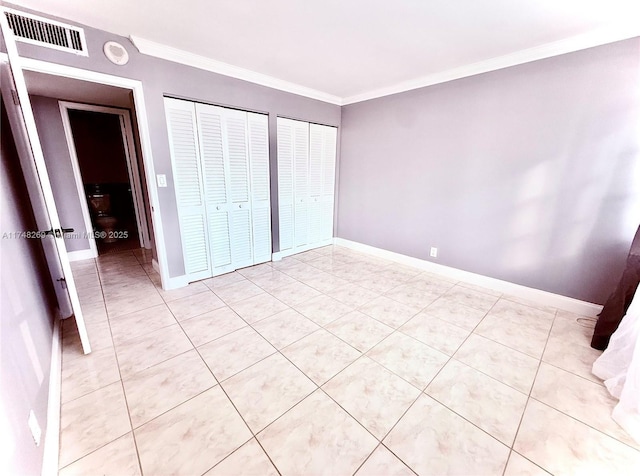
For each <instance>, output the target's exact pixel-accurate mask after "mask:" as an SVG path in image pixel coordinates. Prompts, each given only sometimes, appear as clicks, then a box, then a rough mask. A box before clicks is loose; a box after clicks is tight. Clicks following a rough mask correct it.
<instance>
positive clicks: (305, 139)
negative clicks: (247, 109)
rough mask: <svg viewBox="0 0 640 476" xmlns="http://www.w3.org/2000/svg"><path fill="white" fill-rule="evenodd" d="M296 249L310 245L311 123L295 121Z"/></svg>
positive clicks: (294, 189)
mask: <svg viewBox="0 0 640 476" xmlns="http://www.w3.org/2000/svg"><path fill="white" fill-rule="evenodd" d="M293 134H294V140H293V201H294V205H295V206H294V212H293V216H294V220H293V223H294V240H293V246H294V248H301V247H303V246H305V245H306V244H307V243H309V123H308V122H302V121H293Z"/></svg>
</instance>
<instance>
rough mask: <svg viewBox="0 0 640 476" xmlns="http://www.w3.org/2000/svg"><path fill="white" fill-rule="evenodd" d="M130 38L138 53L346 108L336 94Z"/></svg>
mask: <svg viewBox="0 0 640 476" xmlns="http://www.w3.org/2000/svg"><path fill="white" fill-rule="evenodd" d="M129 39H130V40H131V42H132V43H133V44H134V46H135V47H136V48H137V49H138V51H140V53H142V54H145V55H149V56H155V57H156V58H161V59H165V60H167V61H173V62H174V63H180V64H184V65H187V66H192V67H194V68H199V69H203V70H205V71H211V72H212V73H218V74H222V75H224V76H230V77H232V78H236V79H241V80H243V81H248V82H250V83H255V84H259V85H261V86H267V87H269V88H273V89H278V90H280V91H285V92H288V93H293V94H297V95H299V96H304V97H308V98H311V99H316V100H318V101H323V102H328V103H331V104H336V105H338V106H341V105H342V98H340V97H338V96H334V95H333V94H328V93H325V92H322V91H318V90H316V89H312V88H308V87H306V86H301V85H299V84H295V83H291V82H289V81H285V80H282V79H278V78H274V77H273V76H269V75H266V74H262V73H257V72H255V71H251V70H248V69H245V68H240V67H238V66H233V65H231V64H228V63H223V62H222V61H216V60H213V59H210V58H207V57H205V56H201V55H198V54H195V53H190V52H188V51H184V50H181V49H178V48H174V47H172V46H167V45H163V44H161V43H156V42H155V41H150V40H146V39H144V38H140V37H138V36H133V35H131V36H130V37H129Z"/></svg>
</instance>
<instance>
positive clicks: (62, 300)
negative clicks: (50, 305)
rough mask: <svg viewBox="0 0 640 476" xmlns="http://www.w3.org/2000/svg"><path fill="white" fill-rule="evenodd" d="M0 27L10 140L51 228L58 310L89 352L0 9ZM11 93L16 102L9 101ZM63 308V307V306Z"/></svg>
mask: <svg viewBox="0 0 640 476" xmlns="http://www.w3.org/2000/svg"><path fill="white" fill-rule="evenodd" d="M0 29H1V30H2V35H3V38H4V43H5V48H6V50H7V56H8V60H9V62H8V64H7V65H2V72H1V74H2V77H1V78H0V85H1V88H2V96H3V98H4V102H5V104H6V109H7V114H8V115H9V118H10V122H11V128H12V132H13V136H14V141H15V143H16V147H17V149H18V154H19V156H20V162H21V166H22V170H23V174H24V177H25V181H26V183H27V185H28V189H29V193H30V198H31V200H32V207H33V209H34V212H35V214H36V220H37V225H38V227H41V228H40V230H38V231H45V230H51V231H52V232H53V233H52V234H47V235H45V236H44V238H42V243H43V250H44V252H45V256H46V260H47V264H48V266H49V271H50V273H51V279H52V284H53V286H54V288H55V289H56V296H57V298H58V304H59V307H60V311H61V313H62V315H63V317H68V315H67V316H65V315H64V314H68V313H69V312H72V313H73V314H74V315H75V321H76V326H77V328H78V334H79V336H80V342H81V344H82V349H83V351H84V353H85V354H87V353H89V352H91V345H90V343H89V336H88V334H87V329H86V326H85V322H84V316H83V313H82V308H81V306H80V299H79V298H78V293H77V289H76V284H75V281H74V278H73V274H72V272H71V264H70V262H69V257H68V254H67V249H66V246H65V244H64V238H63V235H62V225H61V223H60V218H59V216H58V210H57V207H56V203H55V200H54V197H53V190H52V188H51V183H50V180H49V174H48V171H47V167H46V165H45V159H44V153H43V151H42V146H41V144H40V138H39V135H38V130H37V127H36V123H35V118H34V116H33V110H32V109H31V101H30V99H29V93H28V91H27V85H26V82H25V79H24V74H23V71H22V67H21V62H20V61H21V59H20V56H19V55H18V50H17V48H16V44H15V39H14V37H13V32H12V31H11V29H10V28H9V25H8V22H7V18H6V16H5V15H4V14H3V12H0ZM12 91H13V94H15V97H16V99H17V102H18V103H19V104H17V105H16V104H14V103H13V97H12ZM65 308H66V309H65Z"/></svg>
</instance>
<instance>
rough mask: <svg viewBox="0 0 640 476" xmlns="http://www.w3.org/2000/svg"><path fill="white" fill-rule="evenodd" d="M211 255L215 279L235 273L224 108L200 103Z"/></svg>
mask: <svg viewBox="0 0 640 476" xmlns="http://www.w3.org/2000/svg"><path fill="white" fill-rule="evenodd" d="M195 107H196V117H197V124H198V136H199V139H200V155H201V160H202V172H203V174H202V175H203V188H204V197H205V205H206V216H207V224H208V227H207V232H208V235H209V236H208V238H209V252H210V256H211V263H212V268H213V269H212V271H213V272H212V274H213V275H214V276H216V275H218V274H222V273H227V272H229V271H233V270H234V269H235V268H234V266H233V262H232V256H231V216H230V214H231V202H230V199H229V191H228V188H229V187H228V184H229V167H228V164H227V161H226V159H225V153H224V143H223V131H222V123H223V117H224V114H225V110H224V109H223V108H221V107H216V106H209V105H206V104H196V105H195Z"/></svg>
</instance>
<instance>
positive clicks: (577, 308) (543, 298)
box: [334, 238, 602, 317]
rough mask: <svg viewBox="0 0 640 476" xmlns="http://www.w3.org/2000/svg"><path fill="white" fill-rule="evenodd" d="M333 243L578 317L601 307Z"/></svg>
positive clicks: (371, 249)
mask: <svg viewBox="0 0 640 476" xmlns="http://www.w3.org/2000/svg"><path fill="white" fill-rule="evenodd" d="M334 244H336V245H338V246H343V247H345V248H349V249H352V250H355V251H360V252H362V253H367V254H370V255H373V256H377V257H379V258H384V259H388V260H389V261H394V262H396V263H400V264H404V265H407V266H413V267H415V268H419V269H422V270H424V271H429V272H431V273H435V274H440V275H442V276H445V277H447V278H452V279H455V280H457V281H465V282H467V283H470V284H475V285H477V286H482V287H485V288H489V289H492V290H495V291H498V292H501V293H504V294H509V295H511V296H515V297H519V298H522V299H527V300H529V301H535V302H537V303H539V304H543V305H545V306H551V307H555V308H557V309H562V310H563V311H568V312H573V313H575V314H580V315H582V316H589V317H594V316H596V315H598V314H599V313H600V311H601V310H602V306H600V305H597V304H593V303H590V302H585V301H580V300H578V299H573V298H570V297H567V296H562V295H560V294H554V293H550V292H548V291H542V290H540V289H534V288H529V287H527V286H522V285H520V284H515V283H510V282H509V281H502V280H500V279H495V278H490V277H488V276H483V275H481V274H476V273H471V272H469V271H464V270H461V269H457V268H451V267H449V266H444V265H441V264H437V263H432V262H431V261H426V260H422V259H419V258H412V257H411V256H407V255H403V254H400V253H395V252H393V251H387V250H383V249H381V248H376V247H375V246H369V245H365V244H363V243H358V242H355V241H351V240H345V239H344V238H334Z"/></svg>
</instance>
